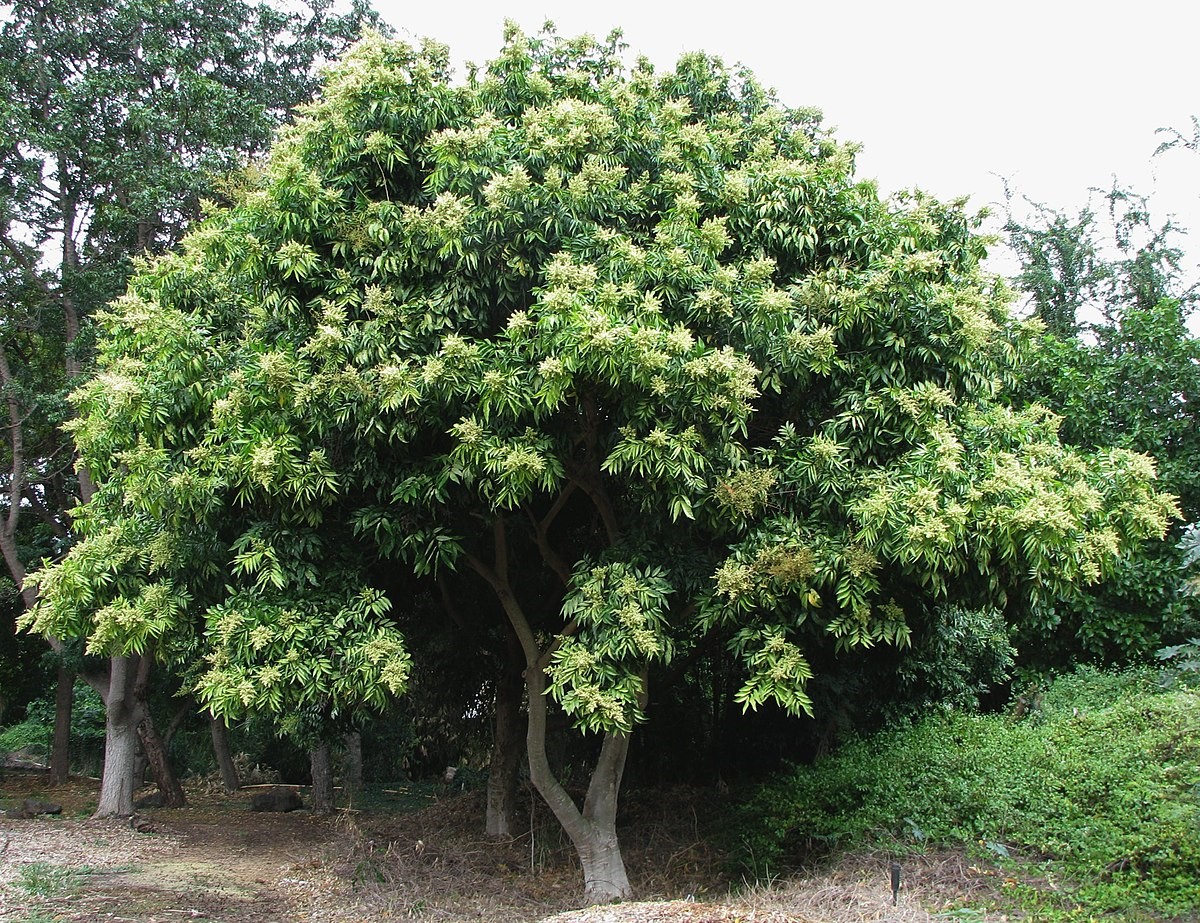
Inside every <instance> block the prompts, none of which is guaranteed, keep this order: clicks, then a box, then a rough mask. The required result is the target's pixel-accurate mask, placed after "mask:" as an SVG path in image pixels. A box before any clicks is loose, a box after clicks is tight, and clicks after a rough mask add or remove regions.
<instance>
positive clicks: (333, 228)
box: [25, 28, 1176, 899]
mask: <svg viewBox="0 0 1200 923" xmlns="http://www.w3.org/2000/svg"><path fill="white" fill-rule="evenodd" d="M621 51H622V48H621V46H620V43H619V40H618V39H617V38H616V37H615V36H614V37H612V38H610V39H609V40H608V41H607V42H597V41H595V40H593V39H586V38H585V39H564V38H561V37H559V36H557V35H556V34H554V33H553V32H552V31H550V32H546V33H544V34H541V35H538V36H528V35H525V34H523V33H521V32H520V31H519V30H517V29H516V28H510V30H509V31H508V34H507V35H506V39H505V45H504V47H503V49H502V51H501V53H500V55H499V57H497V58H496V59H495V60H494V61H492V62H490V63H489V64H488V65H487V66H486V67H485V68H482V69H480V70H477V71H475V72H473V73H472V74H471V75H470V76H469V78H468V80H467V81H466V82H465V83H458V84H456V83H453V82H452V81H451V80H450V74H449V67H448V56H447V51H446V49H445V48H444V47H442V46H439V45H436V44H435V43H425V44H424V45H422V46H421V47H420V48H415V47H412V46H409V45H406V44H403V43H393V42H389V41H386V40H384V39H382V38H377V37H375V38H369V39H368V40H366V41H365V42H364V43H362V44H360V45H359V46H358V47H357V48H356V49H355V50H354V51H353V52H352V53H351V54H350V55H349V56H348V57H347V58H346V60H345V61H344V62H343V63H342V64H340V65H339V66H338V67H337V68H335V69H334V70H333V71H332V72H331V73H330V75H329V76H328V78H327V79H326V82H325V83H324V85H323V88H322V90H321V92H320V94H319V96H318V98H317V100H316V101H315V102H314V103H313V104H312V105H310V106H307V107H304V109H303V110H302V113H301V117H300V118H299V119H298V121H297V122H296V124H295V126H294V127H293V128H291V129H289V130H287V131H285V132H284V133H283V134H282V135H281V136H280V137H279V139H278V140H277V141H276V143H275V145H274V146H273V148H272V151H271V153H270V155H269V157H267V158H266V159H265V160H264V161H263V162H262V163H261V164H260V165H258V166H256V168H255V169H254V170H252V171H250V172H248V173H246V174H245V175H244V176H243V178H242V180H241V182H240V184H239V185H237V186H236V187H231V188H230V189H229V195H230V200H231V201H230V204H228V205H224V206H223V205H219V204H214V205H212V206H211V207H210V208H209V212H210V217H209V218H208V219H207V220H205V221H204V222H203V223H202V224H200V225H199V226H197V227H196V228H195V229H194V230H193V231H192V232H191V233H190V234H189V235H188V236H187V237H186V238H185V239H184V240H183V242H182V246H181V247H180V248H179V249H178V250H175V251H173V252H171V253H169V254H167V255H165V256H164V257H162V258H160V259H158V260H156V261H154V262H152V263H148V264H146V265H145V266H144V267H143V268H142V269H141V271H140V272H139V273H137V274H136V275H135V276H134V277H133V278H132V279H131V281H130V285H129V289H128V292H127V293H126V294H125V295H123V296H122V297H121V298H119V299H117V300H116V301H115V302H113V304H112V305H111V306H110V307H109V308H107V309H106V310H105V311H104V312H103V313H102V314H101V315H100V317H99V322H100V328H101V330H100V336H99V338H98V345H97V355H98V359H97V374H96V375H95V376H94V377H93V378H91V379H90V380H89V381H88V382H86V383H85V384H84V385H83V386H82V387H80V388H79V389H78V390H77V391H76V392H75V396H74V398H73V401H74V404H75V407H76V408H77V411H78V417H77V418H76V419H75V420H74V421H73V422H72V423H71V424H70V430H71V433H72V435H73V437H74V439H75V442H76V445H77V446H78V449H79V453H80V457H81V460H82V464H83V466H84V470H86V471H87V472H88V474H89V476H90V477H91V478H92V479H93V480H94V482H95V484H96V492H95V494H94V495H93V496H92V498H91V499H90V500H89V501H88V502H87V504H85V505H84V506H83V507H82V508H80V509H79V510H78V511H77V512H76V514H75V517H74V528H75V530H76V532H77V534H78V535H79V536H81V538H80V540H79V541H78V543H77V544H76V545H75V546H74V547H73V548H72V549H71V550H70V552H69V553H68V554H67V555H66V556H65V557H64V558H63V559H62V560H61V561H60V562H58V563H56V564H54V565H52V566H50V567H48V568H46V569H44V570H42V571H40V572H39V573H38V575H37V576H36V578H35V580H34V585H36V587H37V589H38V592H39V594H40V595H39V599H38V601H37V605H36V607H35V608H34V609H33V610H32V611H31V613H30V615H29V616H28V617H27V618H26V620H25V624H27V625H29V626H30V627H32V628H33V629H34V630H36V631H38V632H42V633H46V634H49V635H52V636H55V637H61V638H78V639H82V640H84V641H85V643H86V645H87V648H88V650H89V651H91V652H92V653H95V654H106V655H110V656H116V657H124V656H138V657H146V658H147V659H148V658H149V655H150V654H151V653H153V652H165V651H169V650H171V649H172V647H173V646H182V647H183V648H184V649H187V650H189V651H191V652H193V657H192V659H193V661H194V662H196V663H197V664H198V667H197V669H196V671H195V673H194V674H192V675H191V676H190V677H189V683H190V685H191V686H192V688H194V690H195V692H196V695H197V697H198V699H199V701H200V703H201V704H202V705H203V706H204V707H206V708H208V709H211V710H212V711H213V712H214V713H215V714H217V715H218V716H221V717H225V718H235V717H239V716H242V715H245V714H248V713H269V714H274V715H277V716H279V721H280V726H281V727H282V728H283V729H284V730H285V731H286V732H288V733H290V734H292V735H293V736H296V737H298V738H300V739H306V740H309V741H310V742H311V743H312V745H313V746H314V747H316V746H321V745H323V744H327V743H328V742H329V741H330V740H331V739H333V738H335V737H337V736H338V735H342V734H344V733H346V732H347V730H349V729H350V727H351V726H352V722H353V720H354V718H355V716H356V715H359V714H361V713H362V710H363V709H364V708H374V709H379V708H382V707H384V706H386V705H387V703H388V701H389V697H391V696H395V695H398V694H400V693H402V692H404V690H405V689H406V687H407V686H408V685H409V682H410V678H411V676H412V674H413V672H414V670H416V669H418V667H417V666H415V665H414V661H413V651H414V650H417V649H418V648H419V647H420V645H421V644H422V643H423V639H425V638H426V637H427V636H428V634H429V631H430V629H429V628H428V627H427V625H428V621H429V619H430V618H431V616H432V617H435V618H436V617H439V616H441V615H442V614H443V613H446V614H449V613H452V612H455V611H458V612H459V613H460V614H461V612H462V611H463V610H469V611H470V612H471V615H470V616H465V617H462V618H463V622H464V625H466V626H467V627H469V628H473V629H474V630H473V632H471V633H469V634H467V637H468V638H469V640H468V641H466V644H468V645H469V648H468V649H469V650H472V651H473V650H475V649H478V648H484V649H490V650H492V651H509V652H510V653H509V655H508V658H507V660H502V662H503V663H504V664H505V665H506V667H507V671H506V673H507V675H508V676H514V675H516V676H522V678H523V682H524V687H525V688H524V693H525V702H526V709H525V713H524V717H525V720H526V731H525V741H526V746H525V761H526V763H527V766H528V772H529V775H530V778H531V780H532V783H533V785H534V786H535V788H536V789H537V791H538V792H539V794H540V796H541V797H542V798H543V799H544V800H545V802H546V803H547V805H548V806H549V808H550V810H551V811H552V812H553V814H554V815H555V817H556V818H557V819H558V821H559V822H560V823H561V824H562V826H563V828H564V829H565V830H566V832H567V835H568V836H569V838H570V840H571V842H572V844H573V846H574V849H575V851H576V853H577V855H578V858H579V861H580V863H581V866H582V870H583V875H584V880H585V893H586V896H587V897H588V898H590V899H608V898H613V897H628V896H630V894H631V887H630V884H629V880H628V877H627V874H626V870H625V867H624V863H623V860H622V855H621V850H620V846H619V843H618V840H617V834H616V817H617V807H618V795H619V791H620V784H621V779H622V775H623V772H624V769H625V765H626V761H627V757H628V752H629V746H630V735H631V733H632V731H633V729H634V728H635V727H636V726H637V725H638V724H639V723H641V722H642V721H643V718H644V715H645V707H646V703H647V697H648V696H649V695H650V694H651V690H653V689H655V688H656V686H655V684H656V683H663V684H665V685H668V686H669V683H670V681H671V678H672V674H671V671H672V669H678V667H679V665H680V664H682V665H683V666H684V667H685V668H686V666H687V664H688V663H689V662H690V659H691V658H693V657H696V656H700V655H702V654H703V653H704V652H706V651H708V650H710V649H712V648H714V647H715V648H716V649H718V650H725V651H727V652H728V654H729V655H731V656H732V662H733V663H734V665H735V670H736V674H735V675H736V680H735V682H734V683H733V684H732V689H731V692H732V695H731V702H732V704H734V705H738V706H742V707H744V708H746V709H756V708H759V707H761V706H764V705H767V704H768V703H770V704H773V705H776V706H778V707H780V708H781V709H782V710H783V711H784V712H788V713H791V714H793V715H800V714H803V713H805V712H808V711H810V710H811V707H812V703H811V700H810V698H809V695H808V692H807V681H808V680H809V679H810V678H811V676H812V673H813V670H812V664H811V663H810V658H812V659H816V658H830V657H833V656H834V655H835V654H836V655H840V656H842V657H845V658H851V659H852V658H853V657H854V656H855V652H860V651H865V650H868V649H870V648H873V647H875V646H876V645H890V646H893V647H896V648H904V647H906V646H908V645H909V644H911V643H912V642H913V638H914V637H918V638H921V637H924V636H926V635H927V634H928V633H929V631H930V630H931V629H932V628H933V627H934V626H936V625H938V624H940V623H939V619H942V618H944V616H943V615H941V614H940V613H943V612H944V607H945V606H947V605H949V604H960V605H965V606H968V607H972V608H980V607H992V608H994V609H995V610H996V611H998V612H1000V613H1003V614H1004V616H1005V617H1011V618H1019V617H1020V616H1021V615H1022V613H1024V612H1027V611H1035V610H1036V609H1037V608H1038V607H1039V606H1045V605H1048V604H1050V603H1051V602H1052V601H1053V600H1055V599H1057V598H1059V597H1062V596H1065V595H1069V594H1070V593H1072V592H1074V590H1075V587H1077V586H1078V585H1080V584H1083V583H1087V582H1090V581H1094V580H1096V579H1098V578H1100V577H1102V576H1104V575H1105V574H1106V573H1108V572H1109V571H1111V570H1112V568H1113V567H1114V566H1115V564H1116V562H1117V561H1118V559H1119V556H1120V554H1121V552H1122V549H1123V548H1126V547H1128V546H1129V545H1130V544H1131V543H1136V542H1139V541H1142V540H1145V539H1149V538H1156V537H1159V536H1161V535H1162V533H1163V530H1164V529H1165V527H1166V525H1167V523H1168V521H1169V520H1170V519H1171V518H1173V517H1174V516H1175V515H1176V507H1175V504H1174V501H1173V500H1172V499H1171V498H1170V497H1169V496H1168V495H1166V494H1164V493H1161V492H1159V491H1158V489H1157V487H1156V486H1155V482H1154V464H1153V462H1152V460H1151V459H1149V458H1148V457H1147V456H1144V455H1140V454H1137V453H1136V452H1133V451H1131V450H1129V449H1128V448H1125V447H1110V446H1098V447H1096V448H1095V449H1094V450H1090V451H1087V452H1084V451H1081V450H1080V449H1077V448H1073V447H1071V446H1068V445H1065V444H1064V443H1063V442H1061V441H1060V440H1059V438H1058V428H1059V420H1058V418H1057V417H1055V416H1054V415H1052V414H1050V413H1048V412H1047V411H1046V410H1045V409H1044V408H1042V407H1040V406H1038V405H1029V406H1024V405H1020V404H1016V403H1014V402H1010V401H1006V400H1005V395H1006V394H1008V393H1009V392H1010V391H1011V390H1012V388H1013V387H1014V384H1015V381H1016V378H1017V377H1018V374H1019V369H1020V362H1021V359H1022V357H1023V356H1024V355H1025V354H1026V352H1027V350H1028V348H1029V346H1030V341H1031V334H1032V329H1031V328H1028V327H1026V326H1024V325H1022V324H1019V323H1017V322H1014V321H1013V320H1012V318H1011V316H1010V314H1009V311H1008V302H1009V298H1010V296H1009V293H1008V290H1007V289H1006V287H1005V286H1004V285H1003V284H1001V283H1000V282H998V281H997V280H996V279H994V278H991V277H989V276H988V275H986V274H985V273H984V272H983V271H982V269H981V266H980V261H981V259H982V258H983V256H984V253H985V249H986V241H985V240H983V239H982V238H980V237H978V236H977V235H976V234H975V232H974V228H975V224H976V222H975V220H974V219H972V218H971V217H970V216H968V215H966V214H965V213H964V212H963V208H962V205H961V203H958V204H956V203H949V204H946V203H939V202H937V201H935V200H933V199H930V198H928V197H926V196H923V195H920V194H913V195H911V196H907V197H901V198H899V199H896V200H893V201H884V200H881V199H880V197H879V196H878V194H877V192H876V189H875V187H874V186H873V185H872V184H871V183H869V182H862V181H860V180H857V179H856V178H855V176H854V169H853V160H854V157H853V155H854V150H853V147H852V146H848V145H846V144H844V143H840V142H838V141H837V140H836V139H834V138H833V137H832V136H831V135H830V134H829V133H828V132H827V131H826V130H825V129H824V128H823V127H822V126H821V123H820V120H819V117H818V115H817V114H816V113H814V112H811V111H805V110H792V109H787V108H785V107H783V106H781V105H780V104H779V103H778V102H777V101H775V100H774V99H773V98H772V97H771V96H770V94H768V93H766V92H765V91H764V90H763V89H762V88H761V87H760V86H759V85H758V84H757V83H756V82H755V81H754V79H753V77H752V76H751V75H750V74H749V73H748V72H746V71H743V70H735V69H731V68H728V67H726V66H725V65H723V64H722V63H721V62H719V61H717V60H715V59H713V58H709V57H706V56H704V55H699V54H697V55H689V56H685V57H684V58H682V59H681V60H680V62H679V64H678V65H677V66H676V68H675V69H674V70H670V71H665V72H662V73H657V72H655V70H654V69H653V68H652V67H651V66H650V64H649V63H648V62H645V61H639V62H637V63H636V64H635V65H634V66H633V67H632V68H627V67H626V65H625V64H624V63H623V59H622V56H621ZM451 573H455V574H457V577H456V579H455V580H454V581H450V580H448V579H447V577H448V575H449V574H451ZM429 600H432V601H433V602H432V604H431V603H430V602H429ZM439 602H440V604H439ZM426 668H427V669H428V668H429V666H428V665H426ZM140 681H141V680H140V679H134V680H132V683H133V685H136V684H137V683H138V682H140ZM499 688H500V684H499V682H498V683H497V684H496V686H495V689H496V690H497V691H498V690H499ZM514 688H515V689H516V695H515V696H512V697H511V699H510V701H515V702H516V703H517V706H516V708H517V710H518V711H519V709H520V705H519V703H520V686H519V685H516V686H515V687H514ZM552 702H553V703H555V707H554V711H556V712H558V713H561V714H562V715H564V716H565V717H566V719H568V720H569V721H570V722H572V723H573V724H574V725H575V726H576V727H578V728H579V729H581V730H583V731H585V732H587V733H588V734H590V735H592V736H591V738H590V740H591V741H592V742H593V743H591V744H590V748H591V753H590V767H589V768H588V769H587V770H585V771H583V774H582V783H583V788H584V794H583V798H582V803H580V802H579V801H577V800H576V799H575V798H573V797H572V794H571V792H570V791H568V789H567V788H566V787H565V786H564V785H563V782H562V780H561V778H560V773H559V772H558V771H556V769H555V768H554V766H553V765H552V761H551V758H550V755H549V752H548V748H547V731H548V727H549V724H550V721H551V713H552V707H551V703H552ZM111 707H112V706H111V703H110V711H111ZM496 708H497V714H499V711H500V706H499V705H498V704H497V706H496ZM498 723H499V722H498ZM498 736H499V735H498ZM109 739H110V743H111V741H112V740H113V735H112V734H111V733H110V735H109ZM128 741H129V742H128V744H127V746H128V747H130V748H131V746H132V738H128ZM109 758H110V759H114V760H115V756H114V755H113V754H110V755H109ZM497 758H498V759H499V760H501V761H503V759H504V758H505V757H504V754H498V755H497ZM510 763H511V760H510ZM577 765H584V764H583V763H577ZM106 774H107V773H106Z"/></svg>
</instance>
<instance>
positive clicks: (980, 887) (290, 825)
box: [0, 777, 1006, 923]
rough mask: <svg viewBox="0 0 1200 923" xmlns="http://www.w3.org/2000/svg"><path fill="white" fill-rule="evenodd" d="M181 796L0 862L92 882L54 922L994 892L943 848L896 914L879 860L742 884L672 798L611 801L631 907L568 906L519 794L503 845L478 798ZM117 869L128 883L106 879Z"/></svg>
mask: <svg viewBox="0 0 1200 923" xmlns="http://www.w3.org/2000/svg"><path fill="white" fill-rule="evenodd" d="M14 781H16V780H14V779H13V778H12V777H10V778H9V779H8V780H7V782H8V783H10V784H9V785H7V786H6V788H8V789H9V791H8V792H6V794H8V795H10V796H12V795H16V794H18V792H17V791H15V790H13V787H12V785H11V783H12V782H14ZM34 790H35V789H34V787H33V786H32V782H31V786H30V790H29V793H33V792H34ZM190 795H191V801H192V804H191V806H190V807H188V808H184V809H181V810H175V811H165V810H164V811H156V812H153V815H152V825H151V826H152V828H153V832H152V833H151V834H150V835H140V834H138V833H136V832H135V831H133V830H130V829H129V827H128V826H125V827H114V826H113V825H111V824H101V823H98V822H93V821H88V820H83V819H67V818H64V819H62V820H53V819H45V818H43V819H39V820H29V821H3V822H0V845H2V846H3V851H4V852H5V853H6V854H5V855H4V856H3V857H2V861H0V866H5V865H7V866H8V867H9V868H10V870H11V869H17V868H18V867H19V866H20V865H21V864H22V863H29V862H49V863H51V864H55V865H60V864H61V865H63V866H64V867H67V866H71V865H77V864H80V863H83V864H86V865H87V866H89V867H90V868H91V869H93V870H95V872H97V873H99V877H94V878H93V879H91V880H90V881H89V887H88V889H87V891H86V893H85V894H84V895H81V896H78V897H77V898H76V899H75V908H74V912H73V914H72V915H70V916H69V917H68V918H69V919H71V920H81V921H82V920H87V921H91V920H93V919H102V918H105V917H104V916H103V915H104V914H106V913H110V912H111V911H112V910H113V908H114V907H119V908H120V909H121V916H122V918H123V919H127V920H131V921H137V923H151V921H154V923H159V921H164V920H167V919H172V920H173V919H175V917H174V916H171V914H179V913H182V912H191V911H196V912H201V911H203V912H205V913H209V914H216V916H215V917H214V918H215V919H220V920H222V921H223V923H264V921H266V920H272V921H280V923H282V921H288V923H367V921H370V923H380V921H392V920H430V921H441V923H468V921H484V920H486V921H489V923H530V921H535V920H554V923H865V921H884V920H886V921H895V923H921V921H930V920H935V919H939V917H938V914H939V913H944V911H946V910H947V908H950V907H953V906H962V905H963V904H964V903H969V904H972V905H974V906H979V905H987V904H989V903H991V900H990V898H991V897H995V896H999V895H1000V894H1001V892H1002V891H1003V889H1004V887H1005V884H1006V883H1005V881H1004V879H1003V878H1002V877H1001V876H1000V875H999V874H998V873H997V871H996V870H995V869H992V868H985V867H980V866H976V865H974V864H971V863H970V862H968V861H966V860H964V859H963V858H962V857H961V856H959V855H956V854H949V853H947V854H923V855H920V856H914V857H910V858H907V859H905V861H904V864H903V888H902V890H901V893H900V898H899V902H898V904H896V905H894V906H893V904H892V895H891V887H890V881H889V865H890V861H891V860H890V857H888V856H886V855H882V854H879V855H860V856H853V857H843V858H840V859H839V860H838V862H837V864H836V865H832V866H829V867H824V868H817V869H814V870H810V871H807V872H797V873H794V874H792V875H791V876H789V877H788V878H786V879H781V880H778V881H775V882H773V883H772V884H771V885H770V886H763V885H756V886H753V887H744V886H742V883H740V882H736V881H732V880H730V878H729V877H728V875H727V873H726V869H727V868H728V861H727V857H726V856H725V855H723V854H722V853H721V852H720V850H719V849H718V848H717V847H716V846H715V845H714V843H715V842H716V838H714V837H713V836H711V834H712V831H713V830H714V828H716V827H717V826H718V825H719V823H720V813H719V812H720V806H719V804H718V799H717V798H715V797H714V795H713V793H712V792H710V791H704V790H692V789H682V788H681V789H674V790H668V791H653V792H630V793H628V794H627V795H626V797H625V799H624V809H623V811H622V825H621V834H622V842H623V844H624V852H625V858H626V862H627V865H628V868H629V873H630V878H631V881H632V884H633V886H634V888H635V890H636V892H637V893H638V895H639V896H640V897H642V898H643V900H642V901H639V902H631V903H627V904H621V905H611V906H606V907H595V908H588V909H584V910H580V909H578V908H579V904H580V900H581V886H582V879H581V875H580V871H579V867H578V864H577V862H576V860H575V858H574V853H573V850H572V849H571V847H570V843H569V842H568V841H567V840H566V838H565V837H564V836H563V834H562V832H561V830H560V829H559V828H558V826H557V824H556V823H554V821H553V819H552V818H551V817H550V816H549V813H548V811H547V809H546V808H545V806H544V805H542V804H541V802H540V801H538V800H536V799H532V798H530V797H529V795H528V793H526V797H525V801H524V805H523V810H524V813H523V814H522V817H523V823H524V825H525V827H524V829H523V831H522V833H521V834H520V835H518V836H515V837H513V838H512V839H511V840H507V841H504V842H495V841H492V840H489V839H487V838H486V837H485V836H483V834H482V830H481V828H482V818H483V794H482V793H477V792H468V793H466V794H461V795H448V794H447V793H442V794H441V797H440V800H438V801H437V802H436V803H433V804H432V805H430V806H429V807H427V808H424V809H422V810H418V811H410V812H399V811H395V810H394V809H393V810H377V811H363V812H358V811H343V812H341V813H340V814H339V815H338V816H337V817H336V818H334V819H328V818H318V817H313V816H311V815H307V814H303V813H300V814H288V815H283V814H276V815H263V814H252V813H250V812H249V810H248V804H247V802H248V798H247V797H246V796H245V795H244V794H243V795H238V796H235V797H234V798H225V797H224V796H222V795H221V794H220V793H218V792H205V791H203V790H201V789H196V790H193V791H192V792H191V793H190ZM55 797H56V798H58V799H59V800H62V801H63V802H66V803H69V804H70V805H71V808H70V809H69V810H70V812H71V813H75V812H78V811H83V810H86V807H87V805H88V801H89V799H90V798H94V785H93V783H90V782H89V783H86V784H85V783H80V784H78V785H73V786H72V787H70V788H68V789H66V790H57V791H56V793H55ZM93 803H94V802H93ZM531 809H532V810H531ZM77 816H78V815H77ZM116 867H123V868H125V869H126V871H122V872H121V873H120V874H114V873H113V872H108V871H104V870H107V869H115V868H116ZM177 873H178V874H177ZM183 873H186V874H183ZM14 874H15V872H14ZM181 876H182V877H181ZM5 877H6V876H4V875H0V920H7V919H10V917H9V916H8V915H6V913H5V905H6V904H9V905H10V906H9V907H8V909H9V910H13V911H16V907H17V906H18V904H16V903H13V902H14V901H23V900H24V899H23V898H21V897H20V895H19V894H17V893H16V892H15V891H13V889H12V882H11V881H6V880H5ZM9 877H11V876H9ZM96 914H100V915H99V916H97V915H96ZM965 918H966V919H970V920H972V921H973V923H985V921H989V923H990V921H1000V920H1002V919H1003V918H1002V917H1001V916H999V915H994V916H985V915H983V914H981V913H973V914H971V915H970V916H968V917H965ZM13 919H20V917H19V916H18V917H15V918H13ZM940 919H941V920H943V921H948V920H951V919H964V917H952V916H947V915H943V916H941V917H940Z"/></svg>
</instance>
